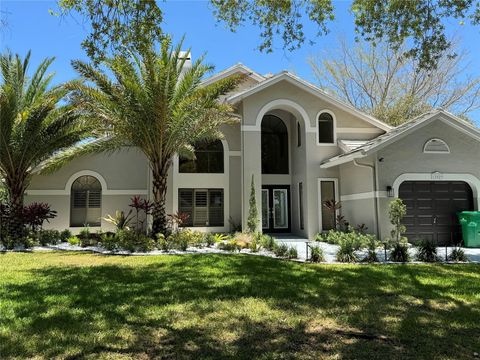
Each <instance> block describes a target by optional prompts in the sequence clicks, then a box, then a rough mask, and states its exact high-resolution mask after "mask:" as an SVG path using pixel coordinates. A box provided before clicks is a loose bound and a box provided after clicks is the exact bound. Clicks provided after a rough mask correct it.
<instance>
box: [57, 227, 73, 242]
mask: <svg viewBox="0 0 480 360" xmlns="http://www.w3.org/2000/svg"><path fill="white" fill-rule="evenodd" d="M71 237H72V232H71V231H70V230H68V229H65V230H63V231H62V232H61V233H60V241H61V242H66V241H67V240H68V239H69V238H71Z"/></svg>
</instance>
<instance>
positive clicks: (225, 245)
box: [218, 239, 240, 251]
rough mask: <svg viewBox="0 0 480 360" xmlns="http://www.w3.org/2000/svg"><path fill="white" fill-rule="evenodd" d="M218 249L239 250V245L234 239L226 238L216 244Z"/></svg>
mask: <svg viewBox="0 0 480 360" xmlns="http://www.w3.org/2000/svg"><path fill="white" fill-rule="evenodd" d="M218 248H219V249H220V250H225V251H240V246H239V245H238V244H237V242H236V241H235V239H231V240H228V241H226V242H222V243H219V244H218Z"/></svg>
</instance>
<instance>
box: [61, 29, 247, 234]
mask: <svg viewBox="0 0 480 360" xmlns="http://www.w3.org/2000/svg"><path fill="white" fill-rule="evenodd" d="M182 47H183V42H180V43H178V44H177V45H175V46H173V45H172V42H171V39H170V38H169V37H167V36H165V37H164V38H162V40H161V43H160V44H158V43H156V42H155V41H154V40H151V41H150V42H149V43H148V46H142V47H141V48H139V49H136V50H132V51H131V52H129V54H128V55H127V54H117V55H115V56H114V57H113V58H109V59H107V60H105V61H103V62H102V63H101V66H100V67H99V68H96V67H95V66H93V65H92V64H87V63H84V62H82V61H78V60H77V61H73V63H72V64H73V67H74V69H75V70H76V71H77V73H78V74H79V75H80V76H81V78H82V80H85V81H83V82H77V83H75V84H74V85H72V86H70V88H71V89H72V90H74V96H73V99H72V101H74V102H75V103H76V104H78V105H79V107H80V109H79V110H80V111H81V112H82V114H83V115H84V117H85V118H87V119H91V120H92V121H94V122H95V123H96V126H97V129H98V133H103V134H107V135H109V136H106V137H103V138H102V139H101V141H95V142H89V143H85V144H82V146H79V150H78V151H79V152H80V153H82V154H84V155H87V154H91V153H95V152H99V151H114V150H117V149H119V148H122V147H123V146H135V147H137V148H138V149H139V150H140V151H142V152H143V153H144V154H145V156H146V158H147V159H148V160H149V162H150V168H151V169H152V181H153V199H152V200H153V210H152V217H153V221H152V232H153V233H154V234H157V233H159V232H162V233H164V234H167V228H168V222H167V214H166V213H165V201H166V198H165V194H166V186H167V181H166V180H167V176H168V175H167V174H168V170H169V168H170V166H171V164H172V158H173V156H174V154H179V155H180V156H182V157H186V158H192V157H194V154H195V148H194V146H193V145H194V144H197V143H199V142H201V141H206V140H213V139H217V138H220V137H221V135H222V134H221V133H220V131H219V127H220V126H221V125H224V124H231V123H236V122H237V121H238V120H237V119H236V118H235V117H234V116H233V107H232V106H231V105H230V104H228V103H226V102H224V101H218V99H219V98H220V97H221V96H222V95H224V94H226V93H227V92H229V91H231V90H232V89H233V88H235V87H236V86H237V85H238V84H239V82H240V81H241V80H243V78H244V76H243V75H238V76H237V75H235V76H230V77H227V78H225V79H222V80H220V81H217V82H215V83H213V84H210V85H207V86H201V82H202V79H203V78H204V76H205V75H207V74H208V73H209V72H211V71H212V69H213V68H212V67H211V66H209V65H205V64H204V63H203V60H204V57H203V56H201V57H200V58H199V59H198V60H197V61H194V62H193V63H192V65H191V67H188V66H187V64H186V61H187V57H188V56H189V51H188V52H187V54H185V53H183V52H182V51H181V50H182ZM158 48H159V50H157V49H158ZM119 109H122V111H119ZM68 159H70V154H69V153H63V154H60V155H59V156H57V157H56V158H55V162H56V163H57V164H61V163H62V162H63V161H65V160H68Z"/></svg>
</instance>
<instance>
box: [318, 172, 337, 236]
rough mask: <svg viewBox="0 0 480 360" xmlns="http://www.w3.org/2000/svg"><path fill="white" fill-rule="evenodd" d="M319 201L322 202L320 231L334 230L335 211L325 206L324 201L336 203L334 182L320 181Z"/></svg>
mask: <svg viewBox="0 0 480 360" xmlns="http://www.w3.org/2000/svg"><path fill="white" fill-rule="evenodd" d="M320 199H321V202H322V210H321V215H322V230H331V229H335V223H336V220H335V218H336V211H335V210H332V209H329V208H327V207H326V206H325V202H326V201H331V200H333V201H337V199H336V197H335V182H334V181H331V180H328V181H321V182H320Z"/></svg>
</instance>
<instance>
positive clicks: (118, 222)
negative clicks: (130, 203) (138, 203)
mask: <svg viewBox="0 0 480 360" xmlns="http://www.w3.org/2000/svg"><path fill="white" fill-rule="evenodd" d="M132 211H133V210H132V209H130V211H129V212H128V214H126V215H125V212H124V211H121V210H117V211H115V216H112V215H107V216H106V217H104V218H103V220H105V221H106V222H108V223H110V224H112V225H114V226H115V228H116V229H117V230H129V229H130V227H129V224H130V222H131V221H132Z"/></svg>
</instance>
